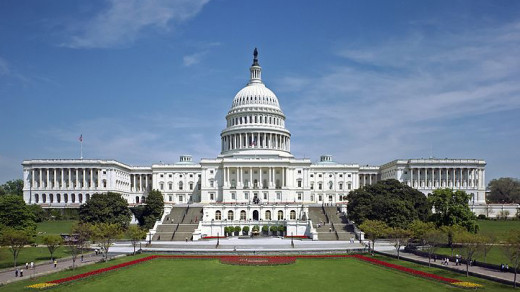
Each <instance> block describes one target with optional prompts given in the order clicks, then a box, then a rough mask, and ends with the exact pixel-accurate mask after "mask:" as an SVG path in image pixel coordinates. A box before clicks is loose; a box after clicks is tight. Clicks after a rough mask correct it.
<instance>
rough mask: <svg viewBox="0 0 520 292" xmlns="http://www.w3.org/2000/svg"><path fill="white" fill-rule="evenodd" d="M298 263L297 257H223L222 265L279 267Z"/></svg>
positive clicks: (221, 259)
mask: <svg viewBox="0 0 520 292" xmlns="http://www.w3.org/2000/svg"><path fill="white" fill-rule="evenodd" d="M295 262H296V258H295V257H286V256H223V257H221V258H220V263H222V264H228V265H239V266H277V265H288V264H294V263H295Z"/></svg>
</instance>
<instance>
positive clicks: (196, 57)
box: [182, 42, 220, 67]
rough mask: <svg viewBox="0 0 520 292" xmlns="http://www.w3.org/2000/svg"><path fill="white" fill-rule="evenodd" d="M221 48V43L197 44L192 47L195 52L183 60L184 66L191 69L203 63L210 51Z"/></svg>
mask: <svg viewBox="0 0 520 292" xmlns="http://www.w3.org/2000/svg"><path fill="white" fill-rule="evenodd" d="M218 46H220V43H219V42H210V43H197V44H194V45H192V47H194V50H195V52H194V53H192V54H189V55H186V56H184V57H183V58H182V61H183V64H184V66H186V67H190V66H192V65H195V64H198V63H200V62H201V61H202V59H203V58H204V57H205V56H206V55H207V54H208V53H210V49H211V48H214V47H218Z"/></svg>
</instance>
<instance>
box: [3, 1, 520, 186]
mask: <svg viewBox="0 0 520 292" xmlns="http://www.w3.org/2000/svg"><path fill="white" fill-rule="evenodd" d="M255 47H257V48H258V51H259V62H260V65H261V66H262V78H263V81H264V83H265V84H266V86H267V87H269V88H270V89H271V90H273V91H274V92H275V93H276V95H277V97H278V99H279V101H280V104H281V107H282V110H283V111H284V113H285V115H286V117H287V120H286V126H287V128H288V129H289V130H290V131H291V134H292V137H291V150H292V153H293V154H294V155H295V157H298V158H303V157H305V158H310V159H311V160H312V161H317V160H319V156H320V155H322V154H330V155H333V159H334V160H335V161H337V162H340V163H359V164H361V165H366V164H370V165H381V164H384V163H387V162H389V161H392V160H394V159H411V158H428V157H437V158H474V159H484V160H485V161H486V162H487V166H486V180H487V181H489V180H491V179H493V178H499V177H520V174H519V170H520V155H519V154H520V153H519V152H520V151H519V144H520V143H519V142H520V127H519V126H520V57H519V56H520V1H503V0H494V1H478V0H470V1H457V0H449V1H448V0H445V1H415V0H411V1H386V0H382V1H365V0H364V1H228V0H214V1H210V0H172V1H164V0H149V1H140V0H93V1H81V0H59V1H58V0H47V1H26V0H4V1H0V183H3V182H5V181H7V180H11V179H17V178H21V177H22V166H21V163H22V161H23V160H25V159H37V158H61V159H68V158H79V157H80V142H79V140H78V138H79V136H80V135H82V136H83V156H84V158H86V159H87V158H89V159H90V158H92V159H115V160H118V161H120V162H123V163H126V164H129V165H144V166H150V165H151V164H153V163H159V162H163V163H174V162H177V161H178V159H179V156H180V155H183V154H191V155H193V159H194V160H195V161H198V160H200V159H201V158H215V157H216V156H217V155H218V154H219V151H220V132H221V131H222V130H223V129H224V127H225V125H226V124H225V115H226V114H227V112H228V110H229V109H230V107H231V102H232V100H233V97H234V96H235V94H236V93H237V92H238V91H239V90H240V89H241V88H242V87H244V86H245V85H246V84H247V82H248V79H249V66H250V65H251V63H252V52H253V50H254V48H255Z"/></svg>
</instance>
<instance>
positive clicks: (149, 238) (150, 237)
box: [148, 232, 152, 244]
mask: <svg viewBox="0 0 520 292" xmlns="http://www.w3.org/2000/svg"><path fill="white" fill-rule="evenodd" d="M148 244H152V233H151V232H149V233H148Z"/></svg>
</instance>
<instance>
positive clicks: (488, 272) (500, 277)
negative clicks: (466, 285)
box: [376, 244, 518, 285]
mask: <svg viewBox="0 0 520 292" xmlns="http://www.w3.org/2000/svg"><path fill="white" fill-rule="evenodd" d="M376 251H378V252H380V253H382V254H387V255H393V256H396V255H397V251H396V250H395V249H394V250H379V249H378V248H377V244H376ZM400 257H401V258H402V259H409V260H412V261H415V262H420V263H423V264H425V265H428V258H427V257H421V256H418V255H415V254H412V253H407V252H402V251H401V253H400ZM431 265H432V267H433V266H434V267H437V268H441V269H449V270H453V271H457V272H460V273H464V274H465V273H466V265H464V264H463V265H460V266H456V265H455V263H454V262H450V263H449V265H448V266H443V265H442V264H441V261H440V260H437V261H436V262H434V261H433V259H432V260H431ZM469 272H470V274H473V276H477V277H479V276H480V277H481V278H486V279H488V280H494V281H498V282H501V283H504V284H511V285H512V284H513V280H514V276H515V274H514V273H510V272H500V271H497V270H494V269H488V268H484V267H479V266H470V267H469ZM517 283H518V279H517Z"/></svg>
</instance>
